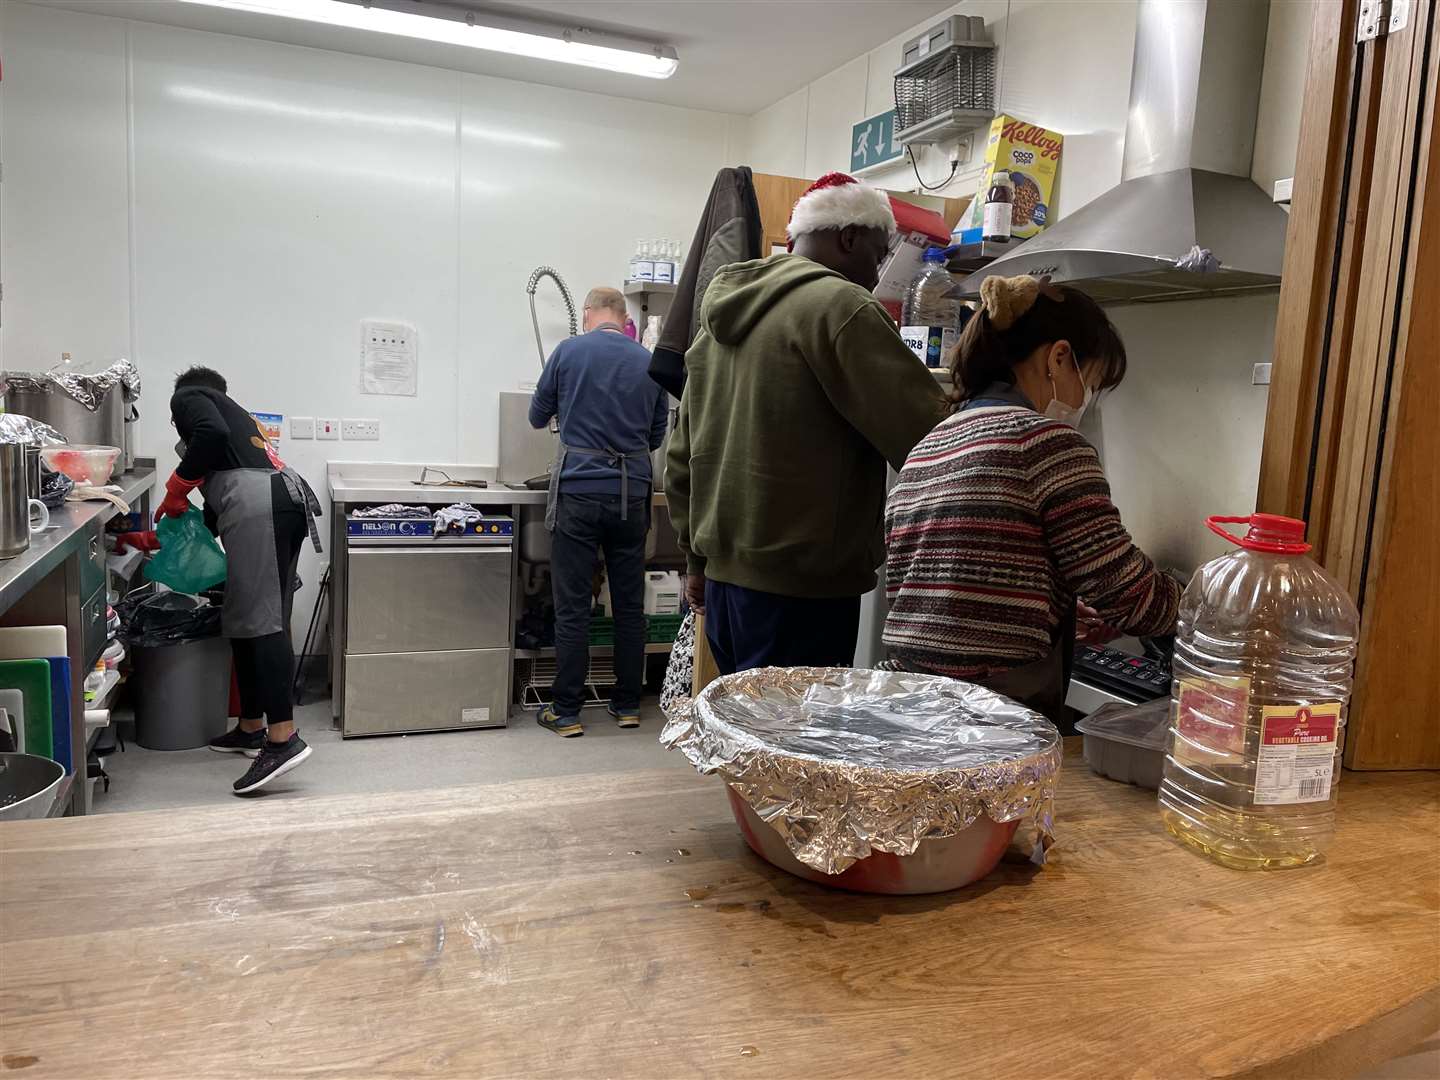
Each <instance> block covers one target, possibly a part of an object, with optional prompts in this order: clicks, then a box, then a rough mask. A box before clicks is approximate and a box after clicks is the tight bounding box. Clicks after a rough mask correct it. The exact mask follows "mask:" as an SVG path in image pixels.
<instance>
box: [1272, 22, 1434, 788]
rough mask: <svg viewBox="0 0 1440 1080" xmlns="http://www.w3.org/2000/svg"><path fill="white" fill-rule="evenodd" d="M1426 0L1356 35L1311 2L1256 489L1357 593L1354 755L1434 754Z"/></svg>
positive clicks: (1430, 125)
mask: <svg viewBox="0 0 1440 1080" xmlns="http://www.w3.org/2000/svg"><path fill="white" fill-rule="evenodd" d="M1437 3H1440V0H1416V2H1415V3H1412V4H1411V6H1410V21H1409V25H1408V26H1407V27H1405V28H1403V29H1401V30H1399V31H1397V32H1394V33H1391V34H1390V35H1388V36H1386V37H1383V38H1380V39H1378V40H1375V41H1372V42H1367V43H1363V44H1357V43H1356V42H1355V41H1354V32H1355V6H1356V5H1355V4H1354V3H1352V2H1348V0H1324V2H1322V3H1318V4H1316V6H1315V15H1314V21H1313V28H1312V38H1311V56H1310V68H1309V71H1308V74H1307V80H1306V94H1305V115H1304V120H1303V122H1302V125H1301V136H1300V150H1299V155H1298V158H1297V164H1296V176H1295V195H1294V202H1293V204H1292V218H1291V223H1290V230H1289V237H1288V240H1287V249H1286V260H1285V270H1284V280H1283V284H1282V288H1281V296H1280V313H1279V318H1278V321H1277V327H1276V348H1275V366H1274V369H1273V376H1274V377H1273V378H1272V383H1271V392H1270V400H1269V405H1268V410H1267V415H1266V432H1265V449H1264V454H1263V459H1262V475H1261V481H1260V494H1259V499H1258V503H1259V508H1260V509H1262V510H1269V511H1271V512H1275V513H1285V514H1290V515H1292V516H1296V517H1305V518H1306V519H1307V521H1308V523H1309V538H1310V541H1311V543H1312V544H1314V545H1315V550H1314V554H1315V556H1316V558H1318V559H1319V561H1320V562H1321V563H1323V564H1324V565H1325V566H1326V567H1327V568H1328V569H1330V570H1331V571H1332V572H1333V573H1334V574H1335V575H1336V576H1337V577H1338V578H1339V580H1340V581H1341V583H1342V584H1343V585H1344V586H1345V588H1346V589H1347V590H1348V591H1349V592H1350V594H1351V595H1352V596H1353V597H1354V598H1355V599H1356V601H1357V603H1359V604H1360V608H1361V645H1360V655H1359V661H1358V664H1357V668H1356V680H1355V693H1354V697H1353V698H1352V701H1351V708H1350V724H1351V729H1350V736H1349V739H1348V741H1347V745H1346V754H1345V762H1346V764H1347V765H1349V766H1351V767H1352V768H1364V769H1384V768H1416V767H1430V768H1440V539H1437V538H1440V519H1437V508H1440V490H1437V484H1440V480H1437V478H1440V443H1437V441H1436V429H1437V427H1440V424H1437V423H1436V420H1435V417H1434V413H1435V410H1436V409H1437V408H1440V374H1437V369H1440V360H1437V351H1440V308H1437V305H1436V301H1435V297H1436V296H1437V295H1440V154H1437V153H1436V145H1435V142H1436V133H1435V122H1434V121H1435V118H1434V109H1435V94H1436V87H1437V84H1440V37H1437V23H1436V9H1437ZM1432 171H1437V175H1436V176H1435V178H1434V179H1433V180H1432V179H1431V173H1432Z"/></svg>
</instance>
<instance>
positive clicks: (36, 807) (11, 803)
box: [0, 754, 65, 821]
mask: <svg viewBox="0 0 1440 1080" xmlns="http://www.w3.org/2000/svg"><path fill="white" fill-rule="evenodd" d="M64 779H65V769H64V768H63V767H62V766H61V765H60V763H59V762H56V761H51V760H50V759H49V758H42V757H37V756H36V755H34V754H0V821H25V820H28V819H31V818H43V817H47V816H48V815H49V813H50V808H51V807H52V806H54V805H55V796H56V795H58V794H59V793H60V781H62V780H64Z"/></svg>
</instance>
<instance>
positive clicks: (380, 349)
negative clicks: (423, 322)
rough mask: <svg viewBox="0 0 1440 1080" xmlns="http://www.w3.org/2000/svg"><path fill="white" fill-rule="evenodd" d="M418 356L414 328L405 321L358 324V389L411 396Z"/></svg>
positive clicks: (414, 388) (415, 379)
mask: <svg viewBox="0 0 1440 1080" xmlns="http://www.w3.org/2000/svg"><path fill="white" fill-rule="evenodd" d="M418 355H419V348H418V342H417V340H416V333H415V328H414V327H413V326H406V325H405V324H404V323H384V322H370V321H369V320H367V321H365V322H362V323H361V324H360V390H361V392H362V393H366V394H394V395H397V396H403V397H414V396H415V391H416V382H417V370H416V369H417V368H418V366H419V365H418V360H417V357H418Z"/></svg>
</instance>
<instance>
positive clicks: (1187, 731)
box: [1174, 675, 1250, 765]
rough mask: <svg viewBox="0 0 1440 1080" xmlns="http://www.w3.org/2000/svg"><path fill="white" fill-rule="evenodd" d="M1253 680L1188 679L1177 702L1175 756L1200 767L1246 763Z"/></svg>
mask: <svg viewBox="0 0 1440 1080" xmlns="http://www.w3.org/2000/svg"><path fill="white" fill-rule="evenodd" d="M1249 709H1250V677H1249V676H1248V675H1234V676H1222V675H1211V676H1188V677H1186V678H1184V679H1181V680H1180V687H1179V694H1178V698H1177V701H1176V711H1175V727H1176V730H1177V732H1178V734H1179V737H1178V738H1177V739H1176V740H1175V749H1174V753H1175V757H1176V758H1178V759H1179V760H1181V761H1188V762H1190V763H1192V764H1196V765H1243V764H1244V763H1245V716H1246V714H1247V713H1248V712H1249Z"/></svg>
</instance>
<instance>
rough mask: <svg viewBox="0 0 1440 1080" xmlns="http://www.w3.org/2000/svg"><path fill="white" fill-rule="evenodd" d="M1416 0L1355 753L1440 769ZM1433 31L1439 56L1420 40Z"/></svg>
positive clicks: (1439, 75)
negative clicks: (1412, 114) (1401, 253)
mask: <svg viewBox="0 0 1440 1080" xmlns="http://www.w3.org/2000/svg"><path fill="white" fill-rule="evenodd" d="M1416 6H1417V7H1418V8H1419V9H1420V10H1419V11H1418V12H1417V15H1418V17H1419V19H1420V20H1421V22H1420V24H1419V25H1415V26H1414V27H1413V28H1414V30H1415V33H1416V45H1417V47H1416V49H1415V55H1414V63H1413V64H1412V89H1411V96H1410V100H1411V103H1412V105H1413V106H1414V107H1415V108H1416V109H1417V110H1418V113H1419V116H1420V121H1419V129H1418V137H1415V138H1412V139H1411V145H1410V147H1407V148H1405V156H1404V158H1403V164H1404V165H1405V166H1406V169H1405V171H1404V172H1403V174H1402V175H1403V176H1404V177H1405V178H1406V180H1407V184H1406V190H1405V192H1404V195H1405V200H1404V201H1403V202H1402V203H1401V207H1403V208H1404V212H1403V213H1399V214H1397V216H1398V217H1399V218H1400V224H1399V232H1400V233H1401V240H1402V243H1403V245H1404V250H1405V253H1406V258H1405V260H1404V274H1403V277H1402V278H1401V280H1400V292H1399V296H1398V297H1397V301H1398V302H1397V306H1396V307H1395V308H1392V309H1390V310H1391V311H1393V312H1397V313H1398V318H1397V319H1396V320H1395V331H1394V341H1393V360H1392V363H1391V364H1390V365H1389V367H1388V373H1387V377H1386V378H1384V379H1382V380H1381V381H1380V383H1379V385H1378V386H1377V388H1376V396H1377V398H1378V401H1377V402H1376V407H1375V413H1376V414H1377V422H1383V424H1384V433H1383V436H1382V437H1380V438H1378V439H1377V440H1376V443H1377V446H1378V452H1379V468H1378V476H1375V477H1373V479H1372V484H1373V485H1374V490H1375V493H1376V498H1375V500H1374V501H1375V511H1374V520H1373V523H1372V527H1371V532H1370V534H1369V548H1368V563H1367V562H1366V551H1365V550H1363V549H1362V550H1361V551H1359V552H1356V553H1352V554H1351V562H1352V563H1353V564H1354V565H1355V573H1356V575H1357V576H1358V575H1359V574H1361V573H1363V575H1364V576H1363V578H1362V579H1361V594H1360V595H1361V598H1362V601H1363V617H1362V628H1361V639H1360V662H1359V666H1358V668H1357V671H1356V691H1355V696H1354V698H1353V699H1352V701H1351V705H1350V735H1349V739H1348V740H1347V744H1346V753H1345V761H1346V764H1347V765H1350V766H1351V767H1352V768H1387V769H1405V768H1440V557H1437V551H1440V422H1437V417H1436V412H1437V410H1440V303H1437V300H1436V298H1437V297H1440V127H1437V125H1436V122H1435V120H1436V118H1435V88H1436V86H1437V80H1440V26H1437V24H1436V23H1435V22H1433V20H1434V18H1435V5H1434V4H1433V3H1432V4H1430V5H1428V6H1427V5H1423V4H1422V5H1416ZM1427 18H1428V19H1430V20H1432V21H1431V22H1430V23H1429V24H1427V23H1426V22H1425V21H1424V20H1425V19H1427ZM1412 25H1413V24H1412ZM1427 38H1428V40H1429V42H1430V49H1429V50H1428V55H1427V52H1426V50H1424V49H1423V48H1420V47H1418V46H1420V45H1423V44H1424V43H1425V41H1426V39H1427ZM1411 166H1413V168H1411ZM1412 175H1413V177H1414V189H1413V191H1411V190H1409V184H1408V179H1409V177H1410V176H1412ZM1407 225H1408V226H1409V227H1408V228H1407V227H1406V226H1407ZM1369 457H1370V460H1369V468H1370V469H1371V470H1375V466H1376V463H1375V460H1374V454H1371V455H1370V456H1369Z"/></svg>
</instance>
